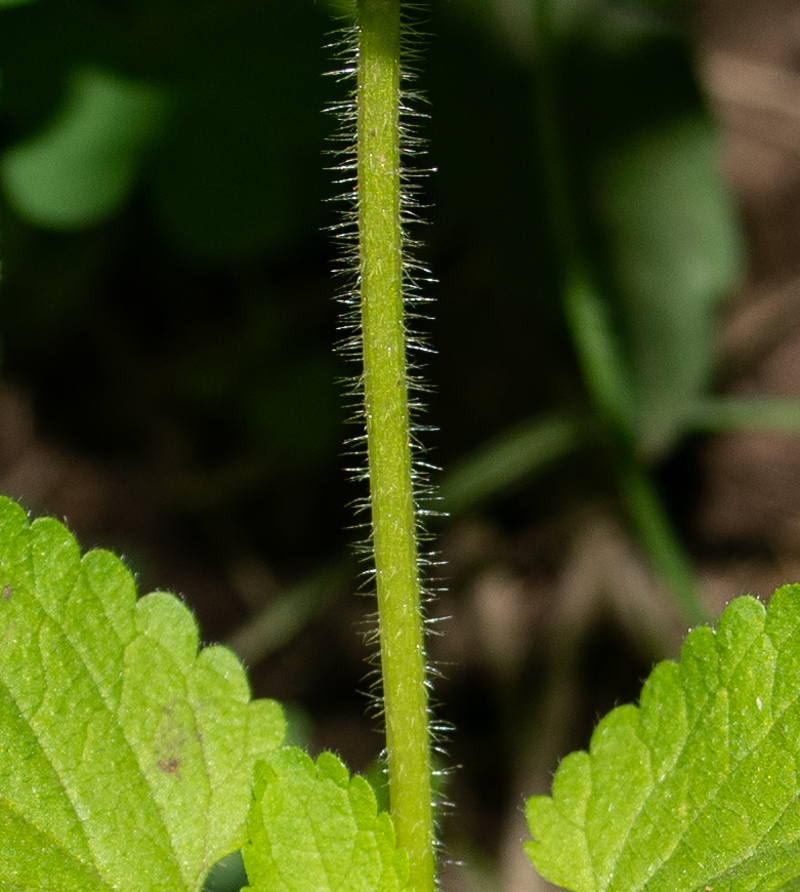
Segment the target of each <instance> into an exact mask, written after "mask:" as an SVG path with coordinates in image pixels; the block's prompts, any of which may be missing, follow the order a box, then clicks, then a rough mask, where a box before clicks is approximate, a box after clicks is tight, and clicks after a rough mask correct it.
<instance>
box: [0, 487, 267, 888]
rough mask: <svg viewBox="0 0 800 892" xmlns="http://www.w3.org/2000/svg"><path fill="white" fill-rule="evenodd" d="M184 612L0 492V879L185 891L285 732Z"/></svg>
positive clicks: (234, 829) (105, 555)
mask: <svg viewBox="0 0 800 892" xmlns="http://www.w3.org/2000/svg"><path fill="white" fill-rule="evenodd" d="M197 647H198V636H197V626H196V624H195V621H194V619H193V618H192V616H191V614H190V613H189V611H188V610H187V609H186V607H184V606H183V604H181V603H180V602H179V601H178V600H177V599H176V598H174V597H173V596H172V595H168V594H166V593H163V592H158V593H155V594H152V595H148V596H147V597H144V598H142V599H141V600H139V601H137V600H136V591H135V586H134V582H133V579H132V577H131V574H130V573H129V571H128V570H127V569H126V568H125V567H124V566H123V564H122V563H121V562H120V561H119V560H118V559H117V558H116V557H114V556H113V555H112V554H110V553H109V552H106V551H91V552H89V553H88V554H86V556H85V557H83V559H81V556H80V551H79V549H78V546H77V544H76V542H75V540H74V539H73V537H72V536H71V535H70V533H69V532H68V531H67V530H66V529H65V528H64V527H63V526H62V525H61V524H60V523H58V522H56V521H54V520H51V519H42V520H37V521H35V522H33V523H29V522H28V519H27V517H26V515H25V512H24V511H23V510H22V508H20V507H19V505H17V504H15V503H14V502H12V501H10V500H9V499H4V498H3V499H0V841H2V843H1V844H0V845H1V848H2V857H0V888H2V889H3V890H37V892H44V890H47V892H67V890H69V892H75V890H78V889H80V890H81V892H95V890H98V892H100V890H102V892H107V890H110V889H114V890H118V892H155V890H158V892H173V890H174V892H179V890H180V892H182V890H198V889H200V888H201V886H202V881H203V879H204V877H205V875H206V874H207V872H208V871H209V869H210V868H211V867H212V866H213V865H214V864H215V863H216V862H217V861H218V860H219V859H220V858H222V857H223V856H224V855H227V854H229V853H230V852H232V851H234V850H236V849H238V848H240V847H241V846H242V845H243V844H244V842H245V820H246V813H247V805H248V801H249V797H250V787H251V778H252V768H253V764H254V762H255V760H256V759H257V758H259V757H263V756H264V755H265V754H269V753H271V752H273V751H274V750H275V749H276V748H277V747H278V746H279V745H280V741H281V739H282V737H283V733H284V724H283V717H282V714H281V711H280V707H279V706H278V705H277V704H276V703H274V702H272V701H267V700H258V701H252V702H250V692H249V689H248V685H247V681H246V678H245V674H244V670H243V669H242V666H241V664H240V663H239V662H238V660H237V659H236V657H235V656H234V655H233V653H231V652H230V651H228V650H227V649H225V648H222V647H207V648H205V649H203V650H201V651H200V653H199V654H198V652H197Z"/></svg>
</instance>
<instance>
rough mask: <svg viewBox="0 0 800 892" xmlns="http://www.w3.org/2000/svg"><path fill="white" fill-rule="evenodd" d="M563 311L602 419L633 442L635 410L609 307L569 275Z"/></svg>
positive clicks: (582, 278)
mask: <svg viewBox="0 0 800 892" xmlns="http://www.w3.org/2000/svg"><path fill="white" fill-rule="evenodd" d="M564 301H565V308H566V313H567V320H568V322H569V325H570V329H571V331H572V337H573V338H574V340H575V345H576V347H577V350H578V358H579V360H580V363H581V366H582V368H583V374H584V377H585V379H586V384H587V386H588V388H589V391H590V393H591V395H592V398H593V401H594V404H595V406H596V407H597V409H598V411H599V412H600V414H601V416H602V417H603V419H604V420H605V421H606V422H607V423H608V424H609V425H610V426H611V428H612V429H613V430H614V431H616V432H617V433H620V434H622V436H623V437H624V438H625V439H627V440H630V439H635V438H636V431H637V427H638V424H637V406H636V399H635V395H634V390H633V387H632V385H631V375H630V369H629V368H628V366H627V363H626V361H625V356H624V353H623V350H622V345H621V344H620V341H619V338H618V336H617V332H616V331H615V330H614V326H613V322H612V319H611V314H610V313H609V309H608V305H607V304H606V302H605V301H604V300H603V298H602V296H601V295H600V294H599V292H598V290H597V288H595V286H594V285H593V284H592V282H591V281H590V280H589V277H588V276H587V275H585V274H584V273H582V272H578V271H577V268H576V270H573V271H571V273H570V275H569V278H568V281H567V283H566V289H565V295H564Z"/></svg>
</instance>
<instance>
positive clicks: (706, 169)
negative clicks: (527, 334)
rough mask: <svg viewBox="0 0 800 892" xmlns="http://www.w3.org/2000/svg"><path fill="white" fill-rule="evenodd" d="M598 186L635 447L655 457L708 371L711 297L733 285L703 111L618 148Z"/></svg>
mask: <svg viewBox="0 0 800 892" xmlns="http://www.w3.org/2000/svg"><path fill="white" fill-rule="evenodd" d="M599 188H600V195H601V202H602V210H603V213H604V217H605V225H606V227H607V237H608V247H609V251H610V260H611V264H612V267H613V270H614V272H615V274H616V277H617V281H618V284H619V286H620V289H621V293H622V302H623V317H624V322H623V325H624V335H625V336H626V338H627V342H628V348H629V351H630V354H631V358H632V368H633V373H634V375H635V379H636V382H635V383H636V386H637V390H638V400H639V407H640V418H641V428H640V443H641V445H642V446H643V448H644V449H645V451H647V452H648V453H650V454H663V453H664V452H665V451H666V450H667V449H668V448H669V447H670V446H671V445H672V444H673V443H674V441H675V439H676V437H678V436H679V435H680V433H681V432H682V430H683V429H684V427H685V425H686V421H687V418H686V411H687V406H688V405H689V404H690V403H691V402H692V401H693V400H695V399H696V398H697V397H698V396H699V395H700V394H702V393H703V391H704V390H705V388H706V387H707V385H708V381H709V376H710V373H711V370H712V367H713V322H714V313H715V310H716V308H717V306H718V303H719V300H720V298H721V297H723V296H724V295H725V294H726V293H727V292H728V291H730V289H731V288H733V286H734V285H735V284H736V282H737V281H738V279H739V277H740V274H741V270H742V245H741V239H740V234H739V229H738V227H737V221H736V215H735V213H734V208H733V203H732V200H731V196H730V194H729V192H728V190H727V188H726V186H725V184H724V183H723V180H722V176H721V173H720V170H719V158H718V142H717V136H716V130H715V128H714V126H713V125H712V123H711V122H710V120H709V119H708V118H707V117H706V116H704V115H697V114H695V115H691V116H687V117H684V118H682V119H679V120H671V121H669V122H667V123H665V124H663V125H661V126H659V127H657V128H655V129H652V130H650V131H648V132H645V133H640V134H638V135H637V136H635V137H634V138H633V139H631V140H629V141H627V142H625V143H624V144H622V145H620V146H619V148H618V149H617V150H616V151H615V152H614V153H613V155H612V156H610V157H608V158H607V160H606V162H605V163H604V164H603V165H602V166H601V169H600V179H599Z"/></svg>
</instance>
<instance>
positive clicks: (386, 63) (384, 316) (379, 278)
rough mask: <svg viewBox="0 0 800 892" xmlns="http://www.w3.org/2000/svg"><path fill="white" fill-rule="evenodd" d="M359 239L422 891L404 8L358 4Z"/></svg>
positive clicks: (379, 570) (381, 581)
mask: <svg viewBox="0 0 800 892" xmlns="http://www.w3.org/2000/svg"><path fill="white" fill-rule="evenodd" d="M358 32H359V54H358V86H357V106H358V232H359V271H360V275H359V281H360V291H361V293H360V303H361V336H362V350H363V360H364V377H363V383H364V407H365V413H366V426H367V451H368V457H369V483H370V503H371V509H372V544H373V547H374V553H375V570H376V584H377V595H378V614H379V632H380V647H381V652H380V654H381V672H382V676H383V699H384V715H385V720H386V750H387V758H388V763H389V795H390V802H391V812H392V818H393V820H394V825H395V830H396V832H397V840H398V843H399V844H400V845H401V846H402V847H403V848H404V849H405V850H406V851H407V852H408V855H409V859H410V868H411V885H412V887H413V889H414V890H415V892H433V889H434V887H435V860H434V850H433V841H434V836H433V806H432V802H431V766H430V743H429V735H428V697H427V688H426V685H425V649H424V643H423V623H422V606H421V586H420V577H419V560H418V551H417V540H416V512H415V508H414V495H413V485H412V481H413V478H412V457H411V431H410V422H409V409H408V378H407V372H406V326H405V318H404V305H403V233H402V224H401V201H400V190H401V185H402V184H401V146H400V98H401V97H400V33H401V23H400V0H358Z"/></svg>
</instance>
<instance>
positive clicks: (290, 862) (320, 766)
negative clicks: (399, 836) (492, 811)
mask: <svg viewBox="0 0 800 892" xmlns="http://www.w3.org/2000/svg"><path fill="white" fill-rule="evenodd" d="M248 829H249V831H250V843H249V844H248V845H247V847H246V848H245V850H244V863H245V867H246V868H247V875H248V878H249V882H250V886H249V887H248V889H249V890H251V892H328V890H329V892H401V890H403V889H406V888H407V887H408V862H407V859H406V856H405V853H404V852H402V851H401V850H399V849H398V848H397V846H396V844H395V836H394V828H393V827H392V822H391V819H390V817H389V815H388V814H387V813H386V812H378V808H377V805H376V801H375V794H374V793H373V792H372V788H371V787H370V785H369V784H368V783H367V781H366V780H365V779H364V778H362V777H357V776H356V777H352V778H351V777H350V775H349V773H348V771H347V769H346V768H345V767H344V765H342V763H341V762H340V761H339V759H337V758H336V756H334V755H332V754H331V753H322V754H321V755H320V756H319V758H318V759H317V761H316V764H315V763H314V762H313V761H312V760H311V759H310V758H309V756H307V755H306V754H305V753H304V752H303V751H302V750H299V749H296V748H294V747H288V748H286V749H283V750H280V751H279V752H278V753H277V754H276V755H275V756H273V757H272V759H271V760H270V761H269V762H268V763H267V762H259V763H258V765H257V766H256V782H255V786H254V791H253V802H252V804H251V806H250V815H249V818H248Z"/></svg>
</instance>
